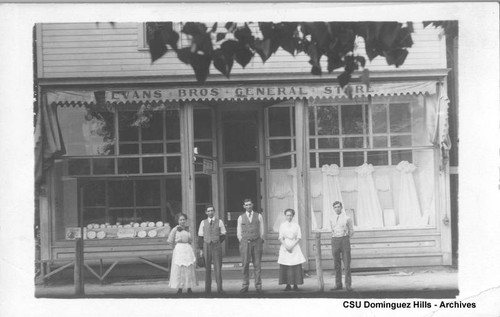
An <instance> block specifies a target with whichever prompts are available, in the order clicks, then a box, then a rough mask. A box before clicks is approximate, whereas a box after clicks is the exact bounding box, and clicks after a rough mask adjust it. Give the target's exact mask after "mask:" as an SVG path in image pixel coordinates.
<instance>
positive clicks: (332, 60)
mask: <svg viewBox="0 0 500 317" xmlns="http://www.w3.org/2000/svg"><path fill="white" fill-rule="evenodd" d="M327 57H328V66H327V70H328V72H329V73H331V72H332V71H334V70H335V69H337V68H340V67H342V66H344V65H345V63H344V62H343V61H342V59H341V58H340V57H339V56H338V55H337V54H332V53H330V54H328V55H327Z"/></svg>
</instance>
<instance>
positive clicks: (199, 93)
mask: <svg viewBox="0 0 500 317" xmlns="http://www.w3.org/2000/svg"><path fill="white" fill-rule="evenodd" d="M435 92H436V82H434V81H412V82H384V83H372V84H371V85H370V86H367V85H364V84H361V83H353V84H350V85H348V86H346V87H344V88H342V87H340V86H339V85H328V84H303V85H297V84H277V85H264V84H261V85H257V84H255V85H252V84H250V85H238V86H221V87H219V86H200V87H175V88H166V89H113V90H106V91H61V92H56V91H49V92H47V96H48V100H49V103H56V104H86V103H87V104H89V103H96V102H97V101H98V102H106V103H111V104H122V103H142V102H177V101H195V100H196V101H202V100H251V99H296V98H305V99H311V98H342V97H348V96H352V97H365V96H369V95H370V96H377V95H386V96H390V95H399V94H414V93H429V94H434V93H435ZM96 100H97V101H96Z"/></svg>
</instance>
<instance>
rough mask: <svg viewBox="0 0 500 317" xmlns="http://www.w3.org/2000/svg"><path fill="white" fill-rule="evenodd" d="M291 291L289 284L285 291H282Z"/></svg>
mask: <svg viewBox="0 0 500 317" xmlns="http://www.w3.org/2000/svg"><path fill="white" fill-rule="evenodd" d="M291 290H292V288H291V287H290V285H289V284H287V285H286V287H285V289H284V291H285V292H288V291H291Z"/></svg>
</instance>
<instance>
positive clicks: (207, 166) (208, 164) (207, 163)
mask: <svg viewBox="0 0 500 317" xmlns="http://www.w3.org/2000/svg"><path fill="white" fill-rule="evenodd" d="M203 173H204V174H208V175H210V174H215V169H214V161H213V160H209V159H203Z"/></svg>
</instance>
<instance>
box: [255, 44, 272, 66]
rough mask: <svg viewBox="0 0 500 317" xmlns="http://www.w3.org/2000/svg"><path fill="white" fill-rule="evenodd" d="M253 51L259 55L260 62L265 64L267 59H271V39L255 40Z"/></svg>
mask: <svg viewBox="0 0 500 317" xmlns="http://www.w3.org/2000/svg"><path fill="white" fill-rule="evenodd" d="M255 51H256V52H257V54H259V55H260V58H261V59H262V62H264V63H265V62H266V61H267V60H268V59H269V57H271V55H272V52H271V39H265V40H261V39H256V40H255Z"/></svg>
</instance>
